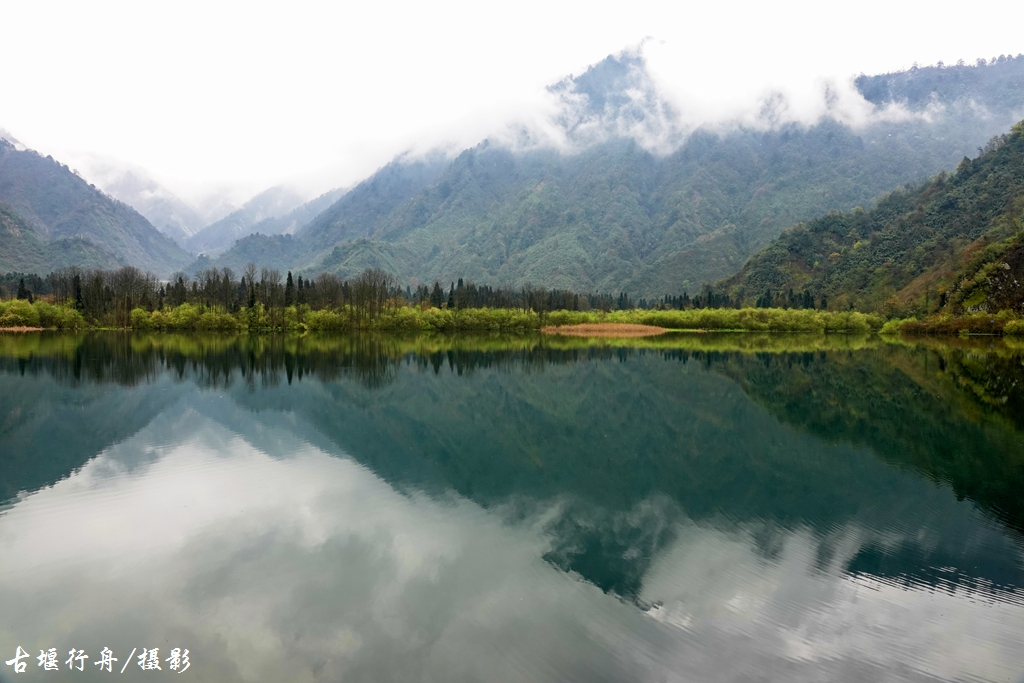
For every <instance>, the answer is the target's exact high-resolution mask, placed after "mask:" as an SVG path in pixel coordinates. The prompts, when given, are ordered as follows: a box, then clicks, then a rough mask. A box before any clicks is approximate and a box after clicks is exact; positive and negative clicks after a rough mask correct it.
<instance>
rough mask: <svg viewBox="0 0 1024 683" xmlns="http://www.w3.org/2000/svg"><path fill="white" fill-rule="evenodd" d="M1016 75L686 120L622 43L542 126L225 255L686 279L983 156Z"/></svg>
mask: <svg viewBox="0 0 1024 683" xmlns="http://www.w3.org/2000/svg"><path fill="white" fill-rule="evenodd" d="M1022 82H1024V60H1021V59H1005V58H1004V59H1003V60H1002V61H999V62H997V63H993V64H991V65H984V66H954V67H938V66H936V67H927V68H920V69H914V70H912V71H909V72H905V73H900V74H887V75H882V76H877V77H862V78H859V79H858V80H857V82H856V85H857V88H858V91H859V92H861V94H862V95H866V97H864V98H863V99H862V100H861V102H860V103H859V104H860V105H862V106H861V107H860V109H859V110H858V109H857V107H856V106H851V105H850V103H849V102H844V101H843V100H842V99H841V98H840V96H839V95H838V94H836V93H835V92H832V91H829V90H828V89H827V88H826V89H825V90H824V91H823V102H824V104H823V106H824V107H825V108H826V110H827V111H830V112H831V113H830V114H827V115H826V116H824V117H822V118H821V119H820V120H819V121H818V122H817V123H815V124H813V125H809V126H807V125H802V124H800V123H798V122H788V123H787V122H786V121H787V120H791V119H792V118H793V116H794V112H792V111H791V107H790V103H788V102H787V101H786V100H785V99H784V98H782V97H781V96H778V95H772V94H770V95H768V96H767V97H766V98H765V100H764V102H763V103H762V105H763V106H762V107H761V109H760V110H759V112H758V116H759V118H757V119H755V120H753V121H752V122H749V123H748V124H747V125H734V126H724V125H722V124H718V125H716V126H715V127H713V128H712V127H703V128H697V129H696V130H693V131H689V132H688V131H687V127H686V125H685V124H684V123H682V122H683V121H684V120H685V117H680V116H678V115H677V112H675V110H674V107H673V105H672V104H670V103H669V102H668V101H667V100H665V99H663V98H660V97H659V95H658V92H657V89H656V88H655V86H654V84H653V83H652V82H651V80H650V79H649V78H646V76H645V73H644V70H643V60H642V58H641V57H640V56H639V55H637V54H633V53H628V52H627V53H623V54H621V55H619V56H615V57H609V58H607V59H606V60H604V61H603V62H601V63H599V64H597V65H595V66H594V67H592V68H591V69H589V70H588V71H587V72H586V73H584V74H582V75H580V76H578V77H575V78H568V79H566V80H564V81H562V82H561V83H559V84H557V85H556V86H553V87H552V92H553V93H554V94H556V95H557V96H558V97H559V98H560V100H561V101H562V102H563V104H564V106H563V107H562V109H561V110H560V113H559V114H558V116H557V117H556V123H557V125H558V132H557V134H551V133H550V131H548V138H549V139H548V140H543V139H539V135H538V134H537V132H536V131H531V130H527V129H524V130H521V131H518V132H515V131H514V132H513V134H511V135H509V134H503V135H502V136H499V138H498V140H499V141H497V142H496V141H489V140H488V141H484V142H482V143H481V144H480V145H478V146H476V147H475V148H473V149H470V150H466V151H464V152H463V153H461V154H460V155H458V156H457V157H456V158H455V159H453V160H447V159H438V158H437V157H433V158H425V159H415V160H406V159H396V160H395V161H394V162H392V163H391V164H389V165H387V166H385V167H384V168H383V169H381V170H380V171H379V172H378V173H377V174H375V175H374V176H372V177H371V178H369V179H367V180H366V181H364V182H363V183H362V184H360V185H359V186H357V187H356V188H354V189H353V190H352V191H351V192H349V193H348V194H347V195H345V197H343V198H342V199H341V200H340V201H339V202H338V203H337V204H335V205H334V206H333V207H331V208H330V209H328V210H327V211H325V212H324V213H323V214H321V215H320V217H318V219H317V220H315V221H313V222H312V223H310V224H309V225H308V226H306V227H304V228H302V229H300V230H298V231H297V232H296V233H295V236H294V238H284V237H282V238H272V239H267V238H265V237H259V238H256V237H251V238H247V239H246V240H242V241H241V242H240V243H239V244H238V245H237V246H236V247H234V248H232V249H231V250H229V251H228V252H226V253H225V254H224V255H223V256H222V257H221V258H220V259H219V260H217V261H214V264H221V265H228V266H231V267H235V268H237V267H238V266H239V265H241V264H242V263H244V262H246V261H254V262H256V263H258V264H260V265H267V266H272V267H276V268H281V269H293V270H302V271H304V272H309V273H312V272H316V271H318V270H329V271H333V272H337V273H339V274H342V275H351V274H354V273H355V272H358V271H359V270H362V269H363V268H365V267H367V266H380V267H383V268H385V269H387V270H389V271H391V272H393V273H395V274H397V275H398V276H399V277H400V278H401V279H402V280H405V281H411V280H413V279H415V280H419V281H427V282H429V281H432V280H434V279H439V280H442V281H449V280H453V279H456V278H458V277H465V278H469V279H472V280H475V281H477V282H487V283H494V284H505V285H521V284H524V283H527V282H530V283H533V284H541V285H544V286H549V287H565V288H571V289H576V290H601V291H628V292H630V293H634V294H636V295H638V296H660V295H661V294H664V293H668V292H679V291H682V290H684V289H687V288H688V289H690V291H693V290H694V289H696V288H697V287H699V286H700V284H701V283H702V282H713V281H715V280H718V279H719V278H722V277H725V276H728V275H730V274H732V273H734V272H736V271H737V270H739V268H740V267H741V266H742V265H743V263H744V261H745V260H746V259H747V258H748V257H749V256H750V255H751V254H753V253H754V252H755V251H756V250H757V249H759V248H761V247H763V246H765V245H766V244H768V243H769V242H770V241H771V240H772V239H774V238H775V237H776V236H777V235H778V234H779V233H780V232H781V231H782V230H783V229H785V228H786V227H788V226H790V225H792V224H794V223H796V222H798V221H801V220H807V219H810V218H813V217H815V216H818V215H822V214H824V213H826V212H828V211H830V210H833V209H843V210H849V209H852V208H854V207H855V206H858V205H870V204H871V202H872V201H873V200H874V199H875V198H876V197H877V196H879V195H880V194H881V193H883V192H886V191H889V190H892V189H893V188H895V187H897V186H899V185H902V184H904V183H908V182H916V181H920V180H922V179H924V178H926V177H928V176H930V175H932V174H934V173H937V172H939V171H940V170H942V169H943V168H952V167H954V166H955V165H956V164H957V163H959V161H960V160H961V159H962V158H963V157H964V156H971V155H973V154H974V153H975V152H976V150H977V149H978V147H980V146H982V145H984V144H985V142H986V141H987V140H988V139H989V138H990V137H991V136H992V135H994V134H998V133H1002V132H1005V131H1006V130H1008V128H1009V127H1010V125H1012V124H1013V123H1014V122H1015V121H1016V120H1017V119H1018V118H1019V117H1020V116H1021V114H1022V113H1024V85H1022ZM854 105H857V103H854ZM830 107H831V109H830V110H829V108H830ZM851 110H852V111H851ZM858 119H859V120H858ZM552 138H557V139H559V140H560V141H561V146H562V149H556V148H553V145H551V144H545V143H546V142H550V139H552ZM677 144H678V146H676V145H677ZM567 149H568V151H566V150H567ZM666 150H670V151H668V153H665V152H666ZM207 265H208V264H207Z"/></svg>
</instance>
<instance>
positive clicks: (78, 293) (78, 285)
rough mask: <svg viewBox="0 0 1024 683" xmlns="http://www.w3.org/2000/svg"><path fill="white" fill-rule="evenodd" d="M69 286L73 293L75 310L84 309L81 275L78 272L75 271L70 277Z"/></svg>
mask: <svg viewBox="0 0 1024 683" xmlns="http://www.w3.org/2000/svg"><path fill="white" fill-rule="evenodd" d="M71 287H72V289H73V290H74V295H75V310H76V311H82V310H85V301H83V300H82V276H81V275H79V274H78V273H75V276H74V277H73V278H71Z"/></svg>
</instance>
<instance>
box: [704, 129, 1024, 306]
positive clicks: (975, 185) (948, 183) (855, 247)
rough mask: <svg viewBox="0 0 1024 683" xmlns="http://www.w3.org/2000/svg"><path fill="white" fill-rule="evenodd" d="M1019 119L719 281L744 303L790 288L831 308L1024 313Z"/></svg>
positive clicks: (793, 232)
mask: <svg viewBox="0 0 1024 683" xmlns="http://www.w3.org/2000/svg"><path fill="white" fill-rule="evenodd" d="M1022 217H1024V122H1021V123H1018V124H1017V125H1016V126H1014V127H1013V129H1012V131H1011V132H1010V133H1009V134H1008V135H1003V136H1000V137H997V138H993V139H992V140H991V141H990V142H989V143H988V144H987V145H986V146H985V148H984V150H982V152H981V154H980V155H979V156H978V157H976V158H975V159H973V160H972V159H968V158H964V159H963V161H961V162H960V164H959V165H958V166H957V167H956V170H955V171H954V172H953V173H949V174H947V173H940V174H939V175H938V176H937V177H935V178H934V179H932V180H930V181H927V182H924V183H922V184H919V185H916V186H912V187H909V188H906V189H902V190H898V191H896V192H893V193H892V194H890V195H888V196H887V197H885V198H884V199H882V200H881V201H880V202H879V203H878V204H877V205H876V206H875V207H874V208H873V209H872V210H870V211H864V210H861V209H857V210H854V211H852V212H847V213H842V212H831V213H829V214H827V215H825V216H822V217H820V218H817V219H815V220H813V221H809V222H807V223H806V224H803V223H801V224H798V225H796V226H794V227H793V228H791V229H789V230H787V231H786V232H785V233H783V234H782V236H781V237H779V238H778V239H777V240H775V241H774V242H773V243H772V244H771V245H769V246H768V247H766V248H765V249H763V250H762V251H760V252H759V253H757V254H756V255H754V256H753V257H752V258H751V259H750V261H749V262H747V264H746V265H745V266H744V267H743V269H742V270H741V271H740V272H739V273H738V274H736V275H735V276H733V277H731V278H729V279H728V280H726V281H724V282H723V283H721V284H720V285H719V286H720V287H721V288H723V289H725V290H727V291H728V292H730V293H731V294H732V295H733V296H734V297H738V298H740V299H741V300H746V301H748V302H749V301H750V300H752V299H753V298H755V297H760V296H762V295H763V293H764V292H766V291H772V292H774V293H775V296H776V297H777V296H779V294H780V293H786V292H788V291H789V290H793V291H794V292H797V293H798V294H799V293H801V292H804V291H806V292H808V293H809V294H810V295H811V296H812V297H813V298H814V299H815V300H820V298H821V297H823V296H824V297H826V299H827V301H828V302H829V304H830V307H831V308H837V309H846V308H851V307H852V308H855V309H859V310H880V311H882V312H885V313H887V314H900V315H910V314H925V313H931V312H935V311H936V310H943V311H946V312H951V313H962V312H964V311H996V310H1007V309H1010V310H1016V311H1024V220H1022Z"/></svg>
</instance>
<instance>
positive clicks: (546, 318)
mask: <svg viewBox="0 0 1024 683" xmlns="http://www.w3.org/2000/svg"><path fill="white" fill-rule="evenodd" d="M128 319H129V321H130V322H129V325H128V326H127V327H128V328H129V329H133V330H143V331H145V330H154V331H156V330H159V331H211V332H212V331H219V332H241V331H249V332H265V331H299V332H301V331H309V332H350V331H356V330H369V331H375V330H379V331H391V332H402V331H408V332H462V331H465V332H503V333H522V332H530V331H535V330H539V329H541V328H542V327H557V326H561V325H580V324H589V325H600V324H606V323H620V324H632V325H647V326H654V327H662V328H665V329H667V330H706V331H752V332H814V333H823V332H842V333H855V334H863V333H867V332H875V331H878V330H879V329H880V328H881V327H882V325H883V323H884V322H885V321H884V319H883V318H881V317H879V316H875V315H866V314H863V313H854V312H846V313H836V312H829V311H815V310H807V309H778V308H744V309H732V308H718V309H692V310H684V311H674V310H667V311H658V310H643V309H633V310H627V311H610V312H603V311H551V312H544V313H537V312H535V311H532V310H526V311H524V310H521V309H504V308H464V309H457V308H444V309H438V308H418V307H412V306H395V307H392V308H386V309H384V310H383V311H381V312H379V313H378V314H376V315H374V316H372V317H371V316H368V315H366V313H365V311H360V310H358V309H355V308H352V307H347V306H346V307H344V308H341V309H335V310H310V309H309V307H307V306H289V307H287V308H284V309H279V310H274V311H268V310H266V309H264V308H263V306H262V305H261V304H259V303H257V304H256V305H255V306H253V307H251V308H242V309H240V310H238V311H234V312H228V311H227V310H225V309H223V308H219V307H213V306H209V307H208V306H201V305H195V304H188V303H185V304H181V305H180V306H176V307H173V308H170V307H165V308H164V309H162V310H156V311H147V310H145V309H142V308H136V309H134V310H132V311H131V312H130V315H129V316H128ZM0 327H43V328H48V329H95V328H97V327H99V326H98V325H97V324H95V322H92V323H91V322H90V321H88V320H86V319H84V318H83V317H82V315H81V314H80V313H79V312H78V311H76V310H75V309H74V308H71V307H69V306H55V305H53V304H49V303H46V302H43V301H37V302H35V303H32V304H30V303H28V302H27V301H8V302H0Z"/></svg>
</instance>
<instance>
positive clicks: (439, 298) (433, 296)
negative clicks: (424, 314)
mask: <svg viewBox="0 0 1024 683" xmlns="http://www.w3.org/2000/svg"><path fill="white" fill-rule="evenodd" d="M430 305H431V306H433V307H434V308H441V306H443V305H444V290H443V289H441V283H440V282H438V281H437V280H435V281H434V289H433V290H432V291H431V292H430Z"/></svg>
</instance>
